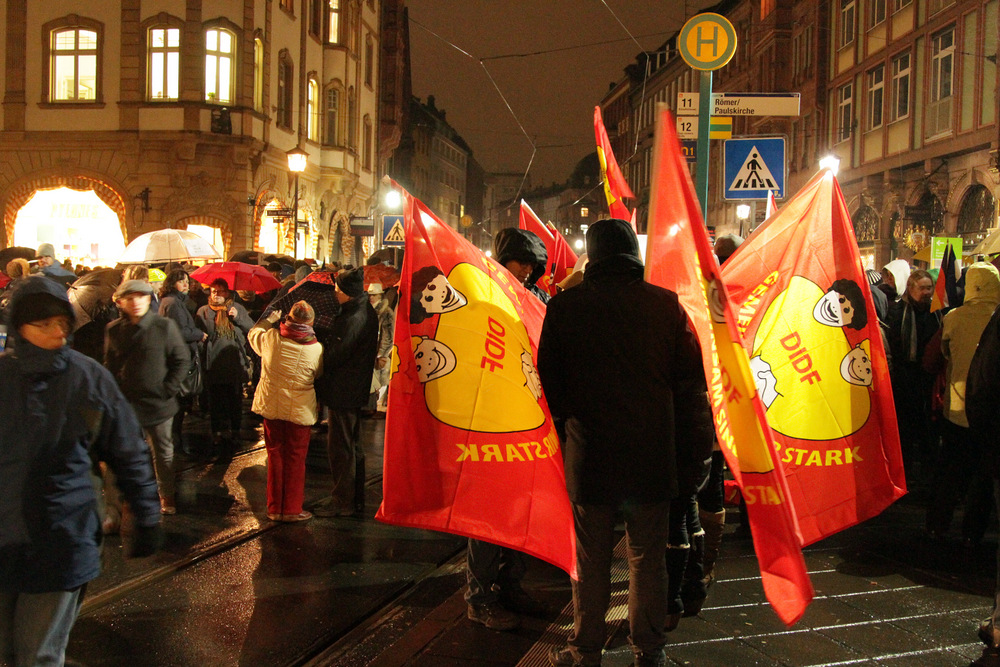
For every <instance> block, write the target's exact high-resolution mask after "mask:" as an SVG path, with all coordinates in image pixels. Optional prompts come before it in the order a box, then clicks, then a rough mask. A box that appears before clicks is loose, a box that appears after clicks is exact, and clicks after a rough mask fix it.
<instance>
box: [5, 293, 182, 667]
mask: <svg viewBox="0 0 1000 667" xmlns="http://www.w3.org/2000/svg"><path fill="white" fill-rule="evenodd" d="M9 316H10V320H9V323H10V332H9V334H10V335H11V337H12V338H14V339H15V340H16V343H17V345H16V348H15V349H14V350H10V351H7V352H5V353H3V354H0V378H2V381H0V480H3V482H2V483H0V663H2V664H12V665H14V664H16V665H23V664H45V665H50V664H51V665H61V664H63V660H64V656H65V651H66V644H67V643H68V641H69V632H70V629H71V628H72V627H73V623H74V622H75V620H76V616H77V612H78V611H79V608H80V604H81V602H82V600H83V595H84V591H85V589H86V586H87V582H89V581H90V580H92V579H94V578H95V577H96V576H97V575H98V574H99V573H100V569H101V559H100V540H101V517H100V515H99V513H98V502H97V492H96V491H95V486H94V484H95V479H96V478H95V471H96V467H97V463H98V462H99V461H104V462H106V463H107V464H108V465H109V466H110V467H111V468H112V470H114V471H115V473H116V474H117V475H118V481H119V484H120V486H121V490H122V492H123V493H124V494H125V496H126V498H127V499H128V501H129V502H130V503H131V505H132V509H133V511H134V514H135V535H134V540H133V542H132V549H131V555H132V556H147V555H150V554H152V553H154V552H155V551H156V550H157V548H158V547H159V544H160V542H161V541H162V539H163V538H162V532H161V530H160V507H159V502H158V498H157V493H156V480H155V479H154V478H153V470H152V466H151V465H150V460H149V450H148V448H147V447H146V443H145V442H144V441H143V439H142V433H141V432H140V430H139V424H138V423H137V422H136V418H135V415H134V414H133V412H132V408H131V407H129V404H128V403H127V402H126V400H125V398H124V397H123V396H122V394H121V392H120V391H119V390H118V387H117V385H116V384H115V381H114V378H112V377H111V374H110V373H108V371H107V370H105V369H104V368H103V367H102V366H101V365H100V364H98V363H97V362H96V361H94V360H93V359H90V358H89V357H87V356H85V355H83V354H80V353H79V352H76V351H75V350H72V349H70V347H69V345H68V344H67V338H68V337H69V335H70V331H72V327H73V310H72V308H71V307H70V304H69V300H68V299H67V297H66V292H65V290H64V289H63V288H62V287H61V286H60V285H58V284H57V283H55V282H53V281H52V280H49V279H48V278H45V277H43V276H32V277H30V278H25V279H24V280H23V281H22V282H21V284H20V285H18V287H17V289H16V290H15V292H14V294H13V296H12V297H11V301H10V308H9Z"/></svg>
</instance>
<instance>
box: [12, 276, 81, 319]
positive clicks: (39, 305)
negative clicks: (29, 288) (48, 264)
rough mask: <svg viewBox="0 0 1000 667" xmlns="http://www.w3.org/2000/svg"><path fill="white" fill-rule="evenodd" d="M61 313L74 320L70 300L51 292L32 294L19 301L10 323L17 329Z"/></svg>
mask: <svg viewBox="0 0 1000 667" xmlns="http://www.w3.org/2000/svg"><path fill="white" fill-rule="evenodd" d="M46 280H48V279H47V278H46ZM60 315H65V316H66V317H68V318H69V319H70V321H72V320H73V308H72V306H70V305H69V301H65V300H63V299H60V298H58V297H54V296H52V295H51V294H44V293H43V294H32V295H30V296H28V295H26V296H25V298H24V299H22V300H21V301H20V303H18V305H17V308H15V309H14V311H13V312H12V313H11V316H10V317H11V319H10V323H11V326H12V327H13V328H14V329H17V328H19V327H21V326H23V325H25V324H28V323H29V322H40V321H41V320H47V319H49V318H50V317H58V316H60Z"/></svg>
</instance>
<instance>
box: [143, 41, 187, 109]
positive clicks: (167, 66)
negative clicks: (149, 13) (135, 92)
mask: <svg viewBox="0 0 1000 667" xmlns="http://www.w3.org/2000/svg"><path fill="white" fill-rule="evenodd" d="M146 34H147V41H146V72H147V76H146V80H147V84H148V96H149V99H150V100H176V99H178V98H179V97H180V87H181V86H180V82H181V30H180V28H179V27H171V26H164V25H157V26H152V27H150V28H149V30H148V31H147V33H146Z"/></svg>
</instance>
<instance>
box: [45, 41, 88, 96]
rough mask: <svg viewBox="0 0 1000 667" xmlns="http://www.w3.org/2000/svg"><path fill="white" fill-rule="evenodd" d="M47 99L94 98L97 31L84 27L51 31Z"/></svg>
mask: <svg viewBox="0 0 1000 667" xmlns="http://www.w3.org/2000/svg"><path fill="white" fill-rule="evenodd" d="M50 48H51V68H52V69H51V84H50V85H51V87H50V91H49V94H50V99H51V100H55V101H61V102H84V101H92V100H96V99H97V32H96V31H94V30H85V29H83V28H70V29H68V30H54V31H52V43H51V47H50Z"/></svg>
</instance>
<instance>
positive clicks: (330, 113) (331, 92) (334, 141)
mask: <svg viewBox="0 0 1000 667" xmlns="http://www.w3.org/2000/svg"><path fill="white" fill-rule="evenodd" d="M325 129H326V134H325V136H324V143H326V144H327V145H329V146H342V145H343V141H341V139H340V89H339V88H336V87H334V86H331V87H330V88H327V90H326V128H325Z"/></svg>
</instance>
